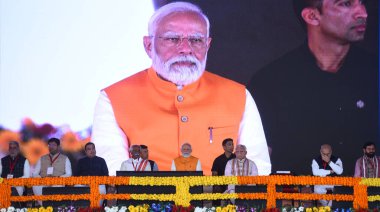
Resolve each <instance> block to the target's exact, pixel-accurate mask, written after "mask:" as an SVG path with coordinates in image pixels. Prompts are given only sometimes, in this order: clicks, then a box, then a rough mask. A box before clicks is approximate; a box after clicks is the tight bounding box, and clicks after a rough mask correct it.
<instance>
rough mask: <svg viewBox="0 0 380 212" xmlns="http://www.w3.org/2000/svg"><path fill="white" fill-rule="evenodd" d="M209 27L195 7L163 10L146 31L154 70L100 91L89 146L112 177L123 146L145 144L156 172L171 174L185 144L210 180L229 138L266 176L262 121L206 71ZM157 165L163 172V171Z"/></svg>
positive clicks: (234, 88) (249, 102) (244, 99)
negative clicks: (214, 163) (245, 150)
mask: <svg viewBox="0 0 380 212" xmlns="http://www.w3.org/2000/svg"><path fill="white" fill-rule="evenodd" d="M209 28H210V23H209V20H208V18H207V17H206V16H205V15H204V14H203V12H202V11H201V10H200V9H199V8H198V7H197V6H195V5H193V4H191V3H186V2H175V3H171V4H167V5H165V6H163V7H161V8H160V9H158V10H157V11H156V12H155V13H154V14H153V16H152V17H151V19H150V21H149V25H148V31H149V35H148V36H144V38H143V41H144V47H145V51H146V53H147V54H148V56H149V57H150V58H151V59H152V66H151V67H150V68H148V69H146V70H143V71H141V72H139V73H137V74H135V75H133V76H130V77H128V78H126V79H123V80H121V81H119V82H117V83H115V84H113V85H111V86H109V87H107V88H105V89H104V90H102V91H101V94H100V97H99V99H98V102H97V104H96V108H95V116H94V124H93V135H92V140H93V141H94V143H96V145H97V146H98V147H99V148H98V149H99V150H100V151H99V153H98V154H99V155H100V156H101V157H103V158H104V159H105V160H106V161H107V164H108V167H109V170H110V175H114V174H115V171H116V170H117V169H118V168H119V165H120V162H121V161H124V160H125V158H126V157H128V146H131V145H134V144H140V143H143V144H146V145H147V146H149V148H150V149H151V150H152V151H151V155H150V157H151V159H153V160H155V161H156V162H157V164H158V165H159V166H160V170H170V169H171V162H172V159H173V158H176V157H178V156H179V155H180V152H181V151H180V147H181V146H182V145H183V144H185V143H189V144H190V145H191V146H192V149H193V153H194V155H197V157H199V159H200V160H201V161H202V166H203V171H204V172H205V173H206V174H208V175H210V174H211V166H212V161H213V159H214V158H215V157H217V156H218V155H219V153H220V152H219V147H220V146H221V142H222V141H223V139H224V138H226V137H229V138H232V139H234V140H236V141H237V142H238V143H241V144H245V145H246V146H247V148H248V149H249V153H250V154H249V155H247V157H248V158H250V159H251V160H254V161H255V162H256V164H257V167H258V172H259V174H260V175H268V174H269V173H270V172H271V163H270V159H269V154H268V149H267V144H266V139H265V135H264V132H263V128H262V124H261V119H260V115H259V113H258V110H257V108H256V104H255V102H254V100H253V98H252V96H251V94H250V93H249V92H248V91H247V90H246V89H245V87H244V86H243V85H241V84H239V83H236V82H233V81H231V80H228V79H226V78H223V77H220V76H217V75H215V74H212V73H210V72H208V71H205V66H206V58H207V52H208V49H209V47H210V43H211V38H210V37H209ZM161 167H162V169H161Z"/></svg>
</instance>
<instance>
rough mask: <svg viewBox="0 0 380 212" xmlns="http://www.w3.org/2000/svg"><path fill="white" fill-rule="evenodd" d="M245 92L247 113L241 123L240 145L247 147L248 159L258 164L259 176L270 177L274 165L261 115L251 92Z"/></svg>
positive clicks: (245, 112)
mask: <svg viewBox="0 0 380 212" xmlns="http://www.w3.org/2000/svg"><path fill="white" fill-rule="evenodd" d="M245 92H246V102H245V111H244V114H243V118H242V120H241V122H240V128H239V137H238V143H239V144H243V145H245V146H246V147H247V158H248V159H250V160H253V161H254V162H255V163H256V165H257V169H258V173H259V175H269V174H270V173H271V168H272V165H271V162H270V158H269V151H268V145H267V141H266V138H265V134H264V129H263V125H262V123H261V118H260V114H259V111H258V109H257V106H256V103H255V101H254V100H253V98H252V96H251V94H250V93H249V91H248V90H246V91H245Z"/></svg>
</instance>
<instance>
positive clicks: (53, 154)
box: [33, 138, 72, 205]
mask: <svg viewBox="0 0 380 212" xmlns="http://www.w3.org/2000/svg"><path fill="white" fill-rule="evenodd" d="M60 143H61V141H60V140H59V139H58V138H50V139H49V140H48V147H49V154H47V155H44V156H42V157H41V158H40V159H39V160H38V162H37V165H36V167H35V169H34V172H33V177H71V175H72V171H71V163H70V160H69V158H68V157H67V156H66V155H64V154H61V151H60ZM43 187H44V186H33V193H34V194H35V195H42V188H43ZM56 187H60V186H56ZM39 204H40V205H42V202H41V201H39Z"/></svg>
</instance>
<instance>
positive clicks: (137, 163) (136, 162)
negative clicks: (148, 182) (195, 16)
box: [120, 145, 151, 171]
mask: <svg viewBox="0 0 380 212" xmlns="http://www.w3.org/2000/svg"><path fill="white" fill-rule="evenodd" d="M129 154H130V157H131V158H129V159H128V160H126V161H124V162H123V163H122V164H121V167H120V171H151V169H150V165H149V161H148V160H145V159H142V158H141V157H140V155H141V147H140V145H132V146H131V147H130V148H129Z"/></svg>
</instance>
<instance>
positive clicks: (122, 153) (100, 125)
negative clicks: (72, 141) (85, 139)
mask: <svg viewBox="0 0 380 212" xmlns="http://www.w3.org/2000/svg"><path fill="white" fill-rule="evenodd" d="M92 141H93V142H94V143H95V145H96V150H97V151H96V153H97V155H98V156H100V157H102V158H104V160H105V161H106V163H107V166H108V170H109V174H110V176H115V175H116V171H117V170H118V169H119V167H120V162H122V161H125V160H126V159H128V158H129V153H128V140H127V137H126V135H125V134H124V132H123V131H122V130H121V129H120V127H119V125H118V124H117V122H116V118H115V115H114V112H113V109H112V106H111V102H110V100H109V98H108V96H107V94H106V93H105V92H104V91H102V92H101V93H100V95H99V98H98V101H97V103H96V106H95V114H94V123H93V126H92Z"/></svg>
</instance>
